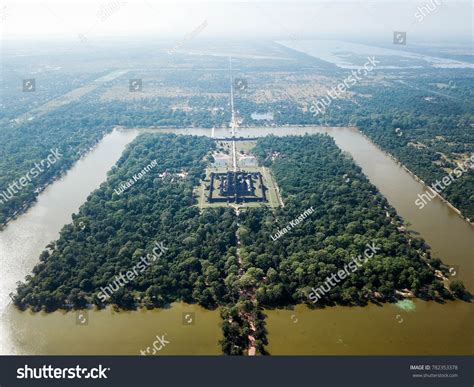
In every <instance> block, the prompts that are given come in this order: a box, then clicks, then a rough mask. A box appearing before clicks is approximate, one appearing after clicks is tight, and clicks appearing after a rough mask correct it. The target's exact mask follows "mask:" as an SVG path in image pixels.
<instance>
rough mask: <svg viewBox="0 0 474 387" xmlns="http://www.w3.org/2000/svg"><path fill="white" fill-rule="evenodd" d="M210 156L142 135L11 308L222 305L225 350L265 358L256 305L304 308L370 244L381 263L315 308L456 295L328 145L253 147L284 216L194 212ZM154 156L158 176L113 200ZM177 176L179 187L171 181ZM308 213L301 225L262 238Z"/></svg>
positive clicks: (372, 263)
mask: <svg viewBox="0 0 474 387" xmlns="http://www.w3.org/2000/svg"><path fill="white" fill-rule="evenodd" d="M214 147H215V144H214V143H213V142H212V140H210V139H208V138H206V137H197V136H176V135H165V134H142V135H141V136H139V137H138V138H137V139H136V140H135V141H134V142H133V143H132V144H130V145H129V146H128V147H127V149H126V150H125V152H124V154H123V155H122V157H121V158H120V160H119V161H118V162H117V165H116V166H114V167H113V168H112V170H111V171H110V172H109V174H108V178H107V181H106V182H104V183H103V184H102V185H101V186H100V188H99V189H97V190H96V191H94V192H93V193H92V194H91V195H89V197H88V199H87V202H86V203H85V204H84V205H83V206H82V207H81V208H80V210H79V212H78V213H77V214H74V215H73V222H72V223H71V224H68V225H66V226H65V227H64V228H63V229H62V230H61V233H60V237H59V239H58V240H57V241H54V242H51V243H50V244H49V245H48V246H47V248H46V250H45V251H44V252H43V253H42V254H41V256H40V263H39V264H38V265H37V266H36V267H35V268H34V269H33V273H32V275H29V276H27V277H26V280H25V282H24V283H19V285H18V288H17V292H16V294H15V295H14V296H13V300H14V303H15V305H16V306H17V307H19V308H20V309H26V308H31V309H32V310H34V311H39V310H46V311H53V310H56V309H80V308H86V307H90V305H91V304H94V305H97V306H98V307H105V306H107V305H110V304H111V305H115V306H116V307H118V308H121V309H135V308H137V307H147V308H155V307H163V306H165V305H167V304H169V303H171V302H173V301H184V302H188V303H199V304H200V305H202V306H204V307H206V308H215V307H218V306H219V307H220V308H221V316H222V318H223V336H224V338H223V340H222V341H221V346H222V350H223V352H224V353H225V354H229V355H238V354H242V353H244V352H245V350H246V349H248V348H249V335H251V336H252V337H253V340H254V344H253V346H254V348H255V350H256V353H259V354H266V353H267V352H266V350H265V345H267V344H268V342H267V338H266V333H267V331H266V328H265V320H264V319H265V315H264V313H263V310H264V308H268V307H281V306H286V305H292V304H299V303H308V304H310V305H312V303H311V301H310V299H308V295H309V293H310V292H311V289H312V288H313V287H318V286H320V285H321V284H322V283H323V282H324V281H325V279H326V278H327V277H328V276H330V275H331V274H332V273H335V272H336V271H337V270H338V269H340V268H342V267H343V265H344V264H346V263H347V262H349V261H350V259H351V258H352V257H355V256H357V255H359V254H361V252H362V251H363V250H364V248H365V247H366V245H367V244H371V245H374V246H378V247H379V251H378V252H377V254H376V255H375V256H374V257H373V258H371V259H370V260H369V261H368V262H366V263H365V264H364V265H363V267H361V268H360V270H358V271H357V272H354V273H353V274H352V275H351V276H349V277H348V278H347V279H346V280H345V281H343V282H342V283H341V284H339V285H338V286H335V287H334V288H332V289H331V290H330V291H329V292H328V293H327V294H326V297H325V298H324V299H322V300H320V302H319V303H318V305H320V306H322V305H331V304H334V303H339V304H359V305H363V304H366V303H367V302H369V301H373V302H383V301H391V300H395V299H396V298H397V297H398V296H397V294H396V291H397V290H402V289H410V290H412V291H413V292H414V293H415V294H416V295H417V296H419V297H423V298H434V299H443V298H450V297H452V294H454V295H456V296H458V297H463V296H464V288H463V286H462V284H461V283H456V284H454V285H453V286H452V287H451V291H452V292H450V291H448V290H447V289H445V288H444V286H443V284H442V282H440V281H439V280H437V279H436V278H435V276H434V268H439V267H440V262H439V260H437V259H432V258H431V255H430V252H429V251H428V249H427V247H426V246H425V244H424V242H423V241H422V240H420V239H419V238H417V237H415V236H413V235H411V233H409V232H403V231H400V229H399V226H400V225H401V220H400V219H399V217H398V216H397V215H396V213H395V210H394V209H393V208H392V207H390V205H389V204H388V202H387V201H386V199H385V198H384V197H383V196H381V194H380V193H379V192H378V191H377V189H376V188H375V187H374V186H373V185H372V184H371V183H370V182H369V181H368V180H367V179H366V178H365V176H364V175H363V174H362V172H361V170H360V168H359V167H357V166H356V165H355V164H354V163H353V161H352V160H351V159H350V158H348V157H346V156H344V155H343V153H342V152H341V151H340V150H339V148H337V146H336V145H335V143H334V141H333V140H332V138H330V137H329V136H325V135H313V136H308V135H307V136H299V137H298V136H288V137H275V136H269V137H265V138H261V139H259V140H258V142H257V145H256V148H255V149H254V152H255V154H256V155H257V156H258V158H259V160H260V163H261V164H263V165H266V166H268V167H270V168H271V170H272V173H273V174H274V176H275V178H276V180H277V181H278V184H279V186H280V188H281V192H282V196H283V200H284V203H285V207H284V208H279V209H276V210H272V209H270V208H266V207H260V208H249V209H246V210H245V211H243V212H241V213H240V215H239V216H236V215H235V213H234V211H233V210H232V209H231V208H228V207H227V208H226V207H222V208H212V209H206V210H204V211H203V212H200V211H199V208H198V206H197V205H195V204H196V200H195V198H194V195H193V189H194V188H195V187H196V186H197V185H198V184H199V182H200V181H201V179H202V178H203V176H204V169H205V167H206V163H207V161H206V160H208V157H206V156H208V155H209V152H210V151H211V150H213V149H214ZM276 154H277V155H278V156H277V157H273V161H272V157H270V156H271V155H276ZM153 160H157V166H156V167H155V168H153V169H151V170H150V171H149V172H148V173H147V174H145V175H144V176H142V177H141V178H140V179H138V180H136V181H135V183H134V184H133V185H132V186H131V187H130V188H128V189H127V190H125V191H124V192H122V193H121V194H118V193H117V192H115V189H116V188H117V187H118V186H119V185H120V184H121V183H122V182H124V181H127V180H130V179H134V177H133V176H134V175H136V174H137V173H138V172H139V171H141V170H143V168H144V167H145V166H146V165H149V164H150V163H152V162H153ZM182 171H185V172H187V176H186V177H180V176H178V173H181V172H182ZM311 207H312V208H313V210H314V211H313V212H311V214H310V215H308V217H307V218H306V219H305V220H304V221H302V222H301V223H300V224H299V225H298V226H297V227H294V228H293V229H292V230H290V232H288V233H286V234H285V235H283V236H281V238H279V239H277V240H274V239H273V238H272V237H271V235H273V234H275V231H276V230H277V229H281V228H283V227H284V226H285V225H287V224H288V223H290V222H291V221H292V220H294V219H296V218H298V217H299V215H300V214H302V213H303V212H305V211H306V210H307V209H308V208H311ZM238 241H239V242H238ZM157 243H158V244H162V246H164V247H165V249H164V250H163V251H162V254H160V255H159V256H157V257H155V258H156V259H155V260H153V262H152V263H151V264H150V265H149V266H148V267H147V268H146V270H144V271H141V272H140V273H139V275H137V276H135V277H134V278H133V280H130V281H128V282H127V283H124V284H122V285H123V286H121V287H118V286H117V287H116V288H115V289H114V292H110V294H108V297H107V298H106V299H105V300H104V297H101V292H102V294H103V292H104V288H107V287H108V286H110V285H111V283H112V282H113V281H114V280H115V279H116V278H117V277H118V276H120V275H121V274H123V273H127V272H130V271H132V270H133V268H134V267H137V263H138V262H140V260H141V259H142V258H143V257H144V256H146V255H147V254H151V253H152V251H153V249H154V246H156V244H157Z"/></svg>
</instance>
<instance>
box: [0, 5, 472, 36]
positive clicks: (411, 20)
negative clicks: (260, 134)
mask: <svg viewBox="0 0 474 387" xmlns="http://www.w3.org/2000/svg"><path fill="white" fill-rule="evenodd" d="M427 4H429V6H430V8H431V9H432V11H430V10H428V12H426V11H421V10H422V8H420V7H422V6H426V5H427ZM425 9H427V8H425ZM417 12H418V15H417ZM420 12H421V13H420ZM420 15H423V17H422V18H421V17H420ZM420 19H422V20H420ZM472 19H473V11H472V3H471V2H470V1H469V2H458V1H443V0H426V1H420V2H418V1H395V0H393V1H371V2H362V1H347V0H345V1H338V0H335V1H334V0H333V1H299V2H297V1H293V2H283V1H266V0H261V1H240V2H236V1H226V0H220V1H218V0H215V1H206V2H203V1H172V2H171V1H161V0H125V1H123V0H83V1H77V0H60V1H52V0H44V1H43V0H35V1H31V0H30V1H26V0H14V1H2V2H0V26H1V32H2V38H6V39H14V38H27V37H31V36H36V37H45V36H47V37H54V38H76V39H77V37H78V36H81V35H82V36H87V37H88V38H90V37H94V36H114V35H121V36H123V35H128V36H134V35H144V34H150V35H158V36H162V37H164V38H166V37H168V36H173V37H176V36H183V35H186V34H191V33H193V31H194V30H196V29H198V28H199V26H200V25H201V24H202V23H203V22H204V21H207V26H206V27H205V28H203V30H202V32H201V33H200V34H199V35H200V36H202V37H215V36H219V37H235V38H247V37H250V38H252V37H275V38H280V39H291V38H301V37H333V36H343V37H347V38H357V37H359V36H363V37H366V38H369V39H373V40H384V39H388V40H389V39H391V36H392V33H393V31H394V30H398V31H407V32H408V33H409V34H410V36H411V38H412V39H420V40H426V41H429V42H431V43H433V42H436V41H441V40H446V39H450V38H452V37H454V36H464V37H468V36H472Z"/></svg>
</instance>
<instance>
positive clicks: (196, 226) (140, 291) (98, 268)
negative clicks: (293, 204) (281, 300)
mask: <svg viewBox="0 0 474 387" xmlns="http://www.w3.org/2000/svg"><path fill="white" fill-rule="evenodd" d="M212 147H213V143H212V142H211V141H210V140H209V139H207V138H204V137H191V136H179V137H178V136H174V135H151V134H144V135H142V136H140V137H139V138H138V139H136V140H135V141H134V143H133V144H132V145H131V146H129V147H128V148H127V150H126V151H125V153H124V154H123V156H122V157H121V159H120V160H119V162H118V164H117V166H116V167H114V168H113V169H112V171H111V172H110V173H109V177H108V179H107V182H105V183H103V184H102V185H101V187H100V188H99V189H98V190H96V191H95V192H93V193H92V194H91V195H90V196H89V197H88V200H87V202H86V203H85V204H84V205H83V206H82V207H81V208H80V210H79V213H78V214H75V215H74V216H73V223H72V224H69V225H66V226H65V227H64V228H63V229H62V231H61V233H60V238H59V240H57V241H56V242H52V243H51V244H50V245H49V246H48V248H47V250H45V251H44V252H43V253H42V254H41V257H40V261H41V262H40V263H39V264H38V265H37V266H36V267H35V268H34V270H33V276H29V277H28V278H27V280H26V283H24V284H21V285H20V286H19V287H18V292H17V295H16V297H15V304H16V305H17V306H19V307H21V308H26V307H31V308H32V309H33V310H39V309H41V308H44V309H46V310H48V311H51V310H55V309H57V308H69V307H76V308H81V307H85V306H86V305H88V304H91V303H93V304H96V305H100V306H104V303H103V302H102V300H101V299H100V298H99V297H98V293H99V292H100V288H101V287H106V286H107V285H109V284H110V283H111V282H112V281H113V279H114V277H115V276H117V275H119V274H120V273H121V272H126V271H127V270H130V269H132V267H134V265H135V264H136V263H137V262H139V261H140V258H141V257H143V256H145V255H146V254H147V253H151V251H152V249H153V246H154V244H155V242H157V243H163V244H164V246H166V248H167V251H166V254H163V255H162V256H160V257H159V258H158V259H156V261H154V262H153V264H152V265H151V266H150V267H149V268H148V269H147V270H145V271H144V272H143V273H142V274H141V275H140V276H138V277H137V279H136V281H135V282H133V283H130V284H128V285H127V286H123V287H122V288H120V289H119V290H118V291H116V292H115V293H114V294H113V295H112V297H111V298H110V299H109V300H108V301H107V302H106V303H113V304H115V305H117V306H119V307H121V308H124V309H133V308H135V307H136V306H138V305H141V306H147V307H157V306H163V305H165V304H167V303H170V302H172V301H175V300H184V301H187V302H197V303H200V304H202V305H204V306H206V307H209V308H210V307H214V306H216V304H217V303H218V302H222V301H223V300H224V299H225V297H226V293H227V289H226V286H225V284H224V278H225V275H224V270H225V262H226V261H225V259H223V256H225V254H226V253H227V251H228V249H229V247H230V246H232V245H235V240H234V239H235V224H234V222H235V220H234V217H233V215H232V212H230V211H229V210H226V209H213V210H209V211H206V212H205V213H204V214H203V215H202V216H201V215H200V214H199V209H198V208H197V207H196V206H193V204H194V198H193V193H192V192H193V187H194V186H195V185H196V184H197V183H198V181H199V179H200V177H201V175H202V173H203V168H204V165H205V164H204V161H203V158H204V156H205V155H206V154H207V153H208V151H209V150H210V149H212ZM155 159H156V160H157V162H158V166H157V167H155V168H154V169H152V170H151V171H150V172H149V173H148V174H147V175H145V176H144V177H143V178H142V179H140V180H138V181H137V182H136V183H135V184H134V185H133V186H132V187H131V188H129V189H128V190H127V191H125V192H123V193H122V194H120V195H118V194H117V193H115V192H114V189H115V188H116V187H118V185H119V184H120V183H121V182H123V181H126V180H128V179H130V178H131V177H132V176H133V175H134V174H136V173H137V172H139V171H140V170H142V168H143V167H144V166H146V165H147V164H149V163H150V162H151V161H152V160H155ZM183 169H184V170H185V171H186V172H188V175H187V177H186V178H179V177H176V176H173V173H176V172H180V171H181V170H183ZM165 171H167V172H169V173H170V174H171V175H170V176H167V177H162V178H161V177H159V174H161V173H163V172H165Z"/></svg>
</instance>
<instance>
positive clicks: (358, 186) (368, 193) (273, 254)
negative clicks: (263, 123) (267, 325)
mask: <svg viewBox="0 0 474 387" xmlns="http://www.w3.org/2000/svg"><path fill="white" fill-rule="evenodd" d="M254 151H255V153H256V154H257V155H258V156H259V159H260V161H261V162H262V163H263V164H264V165H267V166H270V167H271V169H272V171H273V173H274V175H275V177H276V179H277V182H278V184H279V186H280V188H281V191H282V196H283V200H284V202H285V207H284V208H280V209H277V210H276V211H275V213H273V212H269V211H266V210H264V209H251V210H248V211H246V212H245V213H244V214H243V215H242V218H243V219H242V223H241V226H240V227H239V230H238V233H239V236H240V239H241V240H242V242H243V245H244V247H243V253H242V257H243V260H244V266H245V267H246V268H247V269H249V268H251V269H250V270H248V273H250V274H249V275H248V278H246V280H247V281H250V282H252V283H254V284H255V285H256V287H257V297H258V300H259V302H260V303H261V304H263V305H265V306H279V305H282V304H294V303H301V302H308V294H309V293H310V292H311V288H312V287H314V288H316V287H318V286H320V285H321V284H322V283H323V282H324V280H325V279H326V277H328V276H330V275H331V274H332V273H336V272H337V271H338V270H339V269H341V268H342V267H343V266H344V264H346V263H348V262H349V261H350V260H351V258H352V257H355V256H358V255H359V254H361V253H362V251H363V250H364V248H365V246H366V245H367V244H374V245H376V246H379V247H380V251H378V252H377V253H376V255H375V257H373V258H371V259H370V260H369V261H368V262H367V263H366V264H365V265H364V266H363V267H362V268H361V269H360V270H358V271H357V272H356V273H354V274H353V275H351V276H349V278H347V279H346V280H345V281H344V282H342V283H341V284H340V285H338V286H335V287H333V288H332V289H331V290H330V292H328V293H327V294H326V297H325V299H324V300H322V301H320V303H323V304H324V303H327V304H332V303H334V302H337V303H357V304H364V303H366V302H368V301H369V300H391V299H393V298H394V297H395V296H396V294H395V291H396V290H400V289H410V290H412V291H413V292H414V293H415V294H416V295H418V296H423V297H432V298H438V297H439V298H444V297H446V296H448V297H449V295H447V293H448V292H447V291H446V290H445V289H444V287H443V284H442V283H441V282H440V281H438V280H437V279H436V278H435V277H434V270H433V268H430V266H429V264H430V263H431V259H430V253H429V252H428V251H427V249H426V246H425V244H424V242H423V241H422V240H420V239H418V238H416V237H414V236H412V235H410V234H409V233H403V232H400V231H399V230H398V228H397V226H399V219H398V217H397V216H396V213H395V210H394V209H393V208H392V207H390V205H389V204H388V202H387V200H386V199H385V198H384V197H383V196H382V195H381V194H380V193H379V192H378V191H377V189H376V188H375V187H374V186H373V185H372V184H371V183H370V182H369V181H368V180H367V179H366V177H365V176H364V175H363V174H362V173H361V170H360V168H359V167H357V166H356V165H355V164H354V163H353V162H352V160H351V159H348V158H347V157H345V156H344V155H343V154H342V152H341V151H340V150H339V148H337V146H336V145H335V143H334V141H333V140H332V138H330V137H329V136H304V137H274V136H269V137H265V138H262V139H259V141H258V143H257V146H256V148H255V150H254ZM274 152H277V153H278V154H279V155H280V156H279V157H278V158H276V159H275V160H274V161H270V159H269V155H271V154H274ZM310 207H313V209H314V213H312V214H311V215H310V216H308V217H307V218H306V220H304V221H302V222H301V224H299V225H298V226H297V227H295V228H293V229H292V230H291V231H290V232H288V233H286V234H285V235H283V236H282V237H281V238H279V239H278V240H276V241H272V239H270V235H272V234H274V233H275V232H276V230H277V229H281V228H283V227H285V226H286V225H287V224H289V223H290V222H291V221H292V220H294V219H296V218H298V216H299V215H300V214H302V213H303V212H304V211H306V210H307V209H308V208H310ZM376 294H377V296H376Z"/></svg>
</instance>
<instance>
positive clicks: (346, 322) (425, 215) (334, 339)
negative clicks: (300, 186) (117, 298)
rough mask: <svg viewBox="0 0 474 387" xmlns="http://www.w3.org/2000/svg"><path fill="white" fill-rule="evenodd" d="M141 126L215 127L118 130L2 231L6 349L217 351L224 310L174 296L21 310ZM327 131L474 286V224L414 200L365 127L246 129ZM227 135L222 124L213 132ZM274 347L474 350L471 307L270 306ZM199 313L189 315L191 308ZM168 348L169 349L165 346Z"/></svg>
mask: <svg viewBox="0 0 474 387" xmlns="http://www.w3.org/2000/svg"><path fill="white" fill-rule="evenodd" d="M143 131H154V132H165V131H166V132H175V133H181V134H198V135H207V136H211V130H210V129H209V130H207V129H181V130H179V129H176V130H116V131H114V132H113V133H111V134H109V135H107V136H106V137H104V139H103V140H102V141H101V142H100V143H99V145H98V146H97V147H96V148H95V149H94V150H93V151H92V152H90V153H89V154H88V155H87V156H86V157H85V158H83V159H82V160H80V161H79V162H78V163H76V165H75V166H74V167H73V168H72V169H71V170H70V171H69V172H68V173H67V174H66V175H65V176H64V177H63V178H62V179H60V180H58V181H56V182H55V183H53V184H52V185H51V186H49V187H48V188H47V189H46V190H45V191H43V192H42V193H41V194H40V196H39V197H38V201H37V203H36V204H35V205H34V206H33V207H32V208H31V209H30V210H28V211H27V212H26V213H25V214H23V215H21V216H20V217H19V218H18V219H16V220H15V221H12V222H11V223H10V224H9V225H8V227H6V229H5V230H3V231H1V232H0V270H1V272H0V276H1V278H0V354H113V355H117V354H139V351H140V349H144V348H146V347H147V346H149V345H151V344H152V343H153V341H154V340H156V336H157V335H158V336H161V335H163V334H166V339H167V340H168V341H170V344H169V345H167V347H166V348H164V349H163V351H162V354H163V355H166V354H219V353H220V349H219V345H218V340H219V339H220V337H221V335H222V333H221V327H220V318H219V312H218V311H207V310H205V309H203V308H201V307H199V306H195V305H186V304H183V303H175V304H172V305H171V307H170V308H168V309H160V310H153V311H145V310H140V311H136V312H119V313H117V312H114V311H113V310H112V309H111V308H108V309H107V310H103V311H89V313H88V315H87V316H86V317H87V323H86V324H81V323H80V322H79V320H78V316H77V315H76V314H75V313H63V312H55V313H50V314H45V313H36V314H33V313H31V312H19V311H17V310H16V309H15V308H14V307H13V306H12V305H11V304H9V297H8V294H9V293H10V292H12V291H13V290H14V289H15V283H16V281H19V280H23V278H24V276H25V275H27V274H29V273H30V272H31V269H32V268H33V266H34V265H35V263H36V262H38V256H39V254H40V252H41V251H42V250H43V249H44V247H45V246H46V245H47V244H48V243H49V242H50V241H52V240H55V239H57V238H58V235H59V231H60V229H61V228H62V226H63V225H64V224H66V223H69V222H70V221H71V214H72V213H73V212H77V210H78V209H79V206H80V205H81V204H82V203H83V202H84V201H85V200H86V198H87V196H88V194H89V193H90V192H92V191H93V190H94V189H96V188H98V187H99V185H100V183H101V182H103V181H104V180H105V178H106V172H107V171H108V170H109V169H110V168H111V167H112V165H114V164H115V162H116V161H117V160H118V158H119V157H120V155H121V153H122V151H123V150H124V148H125V146H126V144H128V143H129V142H131V141H132V140H133V139H134V138H135V137H136V136H137V135H138V134H139V133H141V132H143ZM305 132H308V133H316V132H327V133H329V134H330V135H331V136H333V137H334V138H335V140H336V143H337V145H338V146H339V147H341V149H343V150H344V151H346V152H348V153H349V154H351V155H352V157H353V158H354V160H355V161H356V163H357V164H359V165H360V166H361V168H362V169H363V171H364V173H365V174H366V175H367V176H368V177H369V179H370V180H371V181H372V183H373V184H375V185H376V186H377V187H378V188H379V190H380V191H381V192H382V194H384V195H385V197H386V198H387V199H388V200H389V202H390V203H391V204H392V205H393V206H394V207H395V208H396V209H397V211H398V213H399V214H400V215H401V216H403V217H404V218H405V219H406V220H407V221H409V222H410V223H411V224H412V226H411V227H410V228H412V229H414V230H416V231H418V232H419V233H420V235H421V236H422V237H423V238H424V239H425V240H426V241H427V243H428V244H430V246H431V247H432V250H433V252H434V253H435V256H439V257H440V258H441V259H442V260H443V262H445V263H447V264H449V265H454V266H455V268H456V275H457V276H459V278H461V279H462V280H463V281H464V283H465V284H466V285H467V286H468V287H469V288H470V289H471V290H472V289H473V288H474V286H473V276H472V259H473V253H472V252H473V251H474V228H473V227H472V226H470V225H469V224H468V223H467V222H465V221H464V220H462V219H461V218H460V217H459V216H458V215H457V214H455V213H454V211H453V210H451V209H450V208H449V207H448V206H446V205H445V204H444V203H442V202H441V201H440V200H438V199H435V200H433V202H432V203H431V204H430V205H428V206H426V207H425V208H424V209H423V210H419V209H418V208H417V207H416V205H415V204H414V200H415V199H416V195H417V194H418V193H421V192H422V191H423V187H422V186H421V184H419V183H418V182H416V181H415V180H414V179H413V178H412V177H411V176H410V175H409V174H408V173H407V172H405V171H404V170H403V169H402V168H401V167H400V166H398V165H397V164H396V163H395V162H394V161H393V160H392V159H390V158H389V157H387V156H386V155H385V154H384V153H383V152H381V151H380V150H379V149H378V148H377V147H376V146H374V145H373V144H372V143H371V142H370V141H369V140H367V139H366V138H365V137H364V136H362V135H361V134H360V133H359V132H358V131H356V130H354V129H350V128H301V127H296V128H295V127H292V128H289V127H285V128H249V129H239V131H238V133H237V135H238V136H249V137H256V136H262V135H266V134H269V133H274V134H276V135H286V134H304V133H305ZM227 135H228V131H227V130H226V129H215V131H214V136H215V137H225V136H227ZM266 313H267V315H268V318H267V328H268V330H269V342H270V345H269V346H268V349H269V351H270V353H271V354H275V355H276V354H401V353H407V354H418V353H419V354H425V353H426V354H438V353H439V354H469V353H473V342H474V341H473V337H472V335H471V332H472V325H473V322H474V321H473V307H472V306H471V305H470V304H466V303H464V302H458V301H456V302H448V303H447V304H445V305H440V304H436V303H434V302H422V301H419V300H417V301H415V302H411V301H408V302H404V303H401V304H399V305H384V306H383V307H379V306H375V305H370V306H368V307H364V308H360V307H357V308H356V307H333V308H327V309H326V310H316V311H312V310H309V309H308V308H306V307H304V306H297V307H296V308H295V310H271V311H266ZM187 314H189V315H190V316H192V323H191V324H187V323H186V322H185V321H184V320H183V316H185V315H187ZM160 354H161V352H160Z"/></svg>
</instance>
